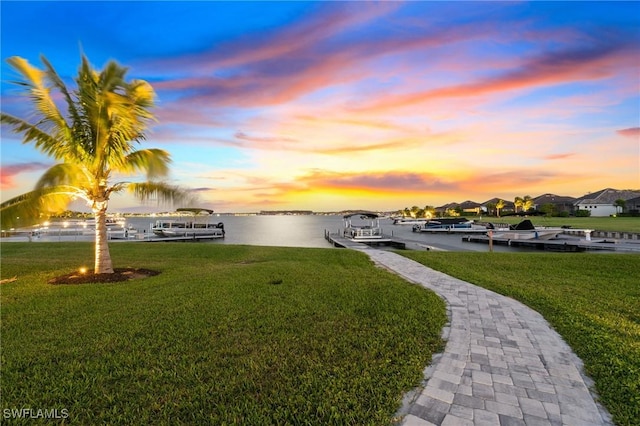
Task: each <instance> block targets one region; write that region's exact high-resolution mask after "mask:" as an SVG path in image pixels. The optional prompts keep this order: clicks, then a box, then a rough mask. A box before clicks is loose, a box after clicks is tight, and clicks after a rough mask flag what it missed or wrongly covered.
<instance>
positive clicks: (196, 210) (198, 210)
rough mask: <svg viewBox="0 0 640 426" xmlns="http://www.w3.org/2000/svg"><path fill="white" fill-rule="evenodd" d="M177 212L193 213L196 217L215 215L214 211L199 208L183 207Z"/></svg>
mask: <svg viewBox="0 0 640 426" xmlns="http://www.w3.org/2000/svg"><path fill="white" fill-rule="evenodd" d="M176 211H177V212H187V213H193V214H194V215H198V214H200V213H207V214H213V210H209V209H202V208H199V207H181V208H179V209H176Z"/></svg>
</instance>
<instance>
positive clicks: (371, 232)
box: [343, 211, 388, 242]
mask: <svg viewBox="0 0 640 426" xmlns="http://www.w3.org/2000/svg"><path fill="white" fill-rule="evenodd" d="M343 218H344V233H343V236H344V237H345V238H347V239H349V240H351V241H355V242H383V241H388V239H387V238H385V236H384V235H383V234H382V228H381V227H380V217H379V216H378V215H377V214H376V213H373V212H367V211H358V212H353V213H349V214H346V215H344V216H343Z"/></svg>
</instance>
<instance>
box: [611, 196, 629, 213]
mask: <svg viewBox="0 0 640 426" xmlns="http://www.w3.org/2000/svg"><path fill="white" fill-rule="evenodd" d="M613 205H614V206H616V213H623V212H624V209H625V207H627V202H626V201H625V200H623V199H622V198H618V199H617V200H616V202H615V203H613ZM618 207H619V208H620V211H618Z"/></svg>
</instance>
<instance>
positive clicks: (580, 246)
mask: <svg viewBox="0 0 640 426" xmlns="http://www.w3.org/2000/svg"><path fill="white" fill-rule="evenodd" d="M462 241H464V242H469V243H484V244H490V243H492V244H495V245H506V246H509V247H524V248H534V249H537V250H547V251H560V252H583V251H591V250H605V251H626V252H639V251H640V242H630V241H624V240H623V241H620V240H608V239H604V240H585V239H577V238H557V239H550V240H542V239H521V240H520V239H507V238H495V237H494V238H492V239H491V241H490V239H489V237H488V236H486V235H465V236H464V237H462Z"/></svg>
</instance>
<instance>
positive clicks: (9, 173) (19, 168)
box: [0, 161, 49, 189]
mask: <svg viewBox="0 0 640 426" xmlns="http://www.w3.org/2000/svg"><path fill="white" fill-rule="evenodd" d="M48 167H49V165H47V164H44V163H40V162H37V161H35V162H30V163H18V164H11V165H8V166H2V167H0V186H1V187H2V188H3V189H11V188H15V187H17V186H18V185H16V183H15V177H16V176H17V175H19V174H20V173H28V172H33V171H38V170H43V169H46V168H48Z"/></svg>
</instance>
